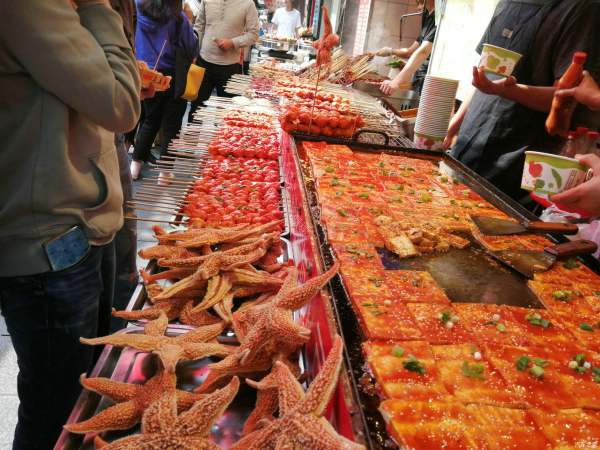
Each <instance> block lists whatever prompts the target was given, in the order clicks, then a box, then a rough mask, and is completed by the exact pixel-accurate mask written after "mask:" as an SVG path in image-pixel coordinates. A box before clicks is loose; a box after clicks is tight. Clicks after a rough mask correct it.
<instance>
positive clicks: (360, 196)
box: [358, 192, 369, 199]
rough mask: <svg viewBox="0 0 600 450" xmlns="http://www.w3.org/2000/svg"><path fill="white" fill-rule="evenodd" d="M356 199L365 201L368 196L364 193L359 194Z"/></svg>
mask: <svg viewBox="0 0 600 450" xmlns="http://www.w3.org/2000/svg"><path fill="white" fill-rule="evenodd" d="M358 197H359V198H364V199H367V198H369V194H367V193H366V192H361V193H360V194H358Z"/></svg>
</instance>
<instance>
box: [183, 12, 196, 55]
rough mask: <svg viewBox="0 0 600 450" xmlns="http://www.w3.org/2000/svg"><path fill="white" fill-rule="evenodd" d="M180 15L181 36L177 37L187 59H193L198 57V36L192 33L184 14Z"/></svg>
mask: <svg viewBox="0 0 600 450" xmlns="http://www.w3.org/2000/svg"><path fill="white" fill-rule="evenodd" d="M181 15H182V17H181V18H182V23H181V36H179V39H180V42H181V46H182V47H183V48H184V49H185V51H186V53H187V55H188V56H189V57H191V58H195V57H196V56H197V55H198V36H196V33H194V30H193V29H192V25H191V24H190V22H189V21H188V20H187V16H186V15H185V13H183V12H182V13H181Z"/></svg>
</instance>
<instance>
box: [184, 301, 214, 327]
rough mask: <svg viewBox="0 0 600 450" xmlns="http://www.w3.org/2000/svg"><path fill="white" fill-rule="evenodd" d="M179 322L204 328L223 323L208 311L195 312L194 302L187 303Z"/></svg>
mask: <svg viewBox="0 0 600 450" xmlns="http://www.w3.org/2000/svg"><path fill="white" fill-rule="evenodd" d="M179 320H180V321H181V323H182V324H184V325H192V326H194V327H202V326H205V325H212V324H215V323H220V322H221V319H220V318H219V317H215V316H213V315H212V314H210V313H209V312H208V311H206V310H201V311H194V302H191V301H190V302H188V303H186V304H185V306H184V307H183V309H182V310H181V313H180V314H179Z"/></svg>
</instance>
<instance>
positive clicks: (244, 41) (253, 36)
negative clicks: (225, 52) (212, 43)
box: [232, 3, 260, 48]
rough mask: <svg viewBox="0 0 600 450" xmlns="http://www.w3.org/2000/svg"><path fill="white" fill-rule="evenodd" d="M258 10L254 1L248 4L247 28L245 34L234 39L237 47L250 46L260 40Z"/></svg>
mask: <svg viewBox="0 0 600 450" xmlns="http://www.w3.org/2000/svg"><path fill="white" fill-rule="evenodd" d="M259 28H260V25H259V23H258V11H257V10H256V6H254V4H253V3H250V4H249V5H248V8H247V9H246V28H245V32H244V34H242V35H240V36H236V37H234V38H233V39H232V41H233V45H234V47H235V48H240V47H250V46H251V45H254V44H255V43H256V41H257V40H258V30H259Z"/></svg>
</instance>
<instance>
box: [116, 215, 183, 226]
mask: <svg viewBox="0 0 600 450" xmlns="http://www.w3.org/2000/svg"><path fill="white" fill-rule="evenodd" d="M124 218H125V219H127V220H138V221H140V222H156V223H168V224H174V225H188V222H187V221H184V220H160V219H148V218H146V217H136V216H127V215H126V216H125V217H124Z"/></svg>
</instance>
